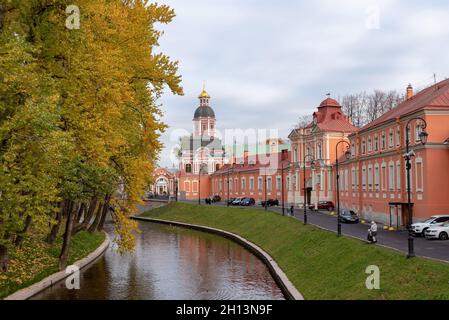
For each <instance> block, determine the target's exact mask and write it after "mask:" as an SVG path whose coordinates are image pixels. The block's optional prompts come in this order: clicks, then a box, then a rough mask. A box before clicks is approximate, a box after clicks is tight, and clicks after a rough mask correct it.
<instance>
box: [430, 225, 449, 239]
mask: <svg viewBox="0 0 449 320" xmlns="http://www.w3.org/2000/svg"><path fill="white" fill-rule="evenodd" d="M425 236H426V238H427V239H440V240H448V239H449V222H446V223H445V224H443V225H441V226H435V227H430V228H428V229H427V230H426V233H425Z"/></svg>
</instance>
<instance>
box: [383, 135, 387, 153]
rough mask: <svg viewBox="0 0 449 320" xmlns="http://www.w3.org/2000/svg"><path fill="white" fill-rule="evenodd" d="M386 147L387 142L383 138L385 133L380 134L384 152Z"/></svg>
mask: <svg viewBox="0 0 449 320" xmlns="http://www.w3.org/2000/svg"><path fill="white" fill-rule="evenodd" d="M386 147H387V141H386V138H385V132H382V150H385V148H386Z"/></svg>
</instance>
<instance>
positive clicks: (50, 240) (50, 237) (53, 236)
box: [47, 201, 68, 244]
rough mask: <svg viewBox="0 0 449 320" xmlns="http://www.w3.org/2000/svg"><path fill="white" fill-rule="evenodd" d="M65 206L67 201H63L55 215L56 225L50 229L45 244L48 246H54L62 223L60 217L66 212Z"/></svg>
mask: <svg viewBox="0 0 449 320" xmlns="http://www.w3.org/2000/svg"><path fill="white" fill-rule="evenodd" d="M67 206H68V204H67V201H63V202H62V203H61V205H60V210H59V211H58V213H57V214H56V224H55V225H53V226H52V227H51V230H50V233H49V234H48V236H47V242H48V243H49V244H54V243H55V241H56V237H57V236H58V233H59V229H60V227H61V223H62V216H63V213H64V211H66V210H67Z"/></svg>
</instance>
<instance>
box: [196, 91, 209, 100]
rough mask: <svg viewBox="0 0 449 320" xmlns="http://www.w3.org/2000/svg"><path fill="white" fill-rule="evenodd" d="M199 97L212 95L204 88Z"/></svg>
mask: <svg viewBox="0 0 449 320" xmlns="http://www.w3.org/2000/svg"><path fill="white" fill-rule="evenodd" d="M198 98H210V96H209V94H208V93H207V91H206V90H203V92H201V94H200V96H199V97H198Z"/></svg>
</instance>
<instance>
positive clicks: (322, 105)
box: [318, 98, 341, 108]
mask: <svg viewBox="0 0 449 320" xmlns="http://www.w3.org/2000/svg"><path fill="white" fill-rule="evenodd" d="M325 107H337V108H341V106H340V104H339V103H338V101H337V100H334V99H331V98H327V99H326V100H324V101H323V102H321V103H320V106H319V107H318V108H325Z"/></svg>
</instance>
